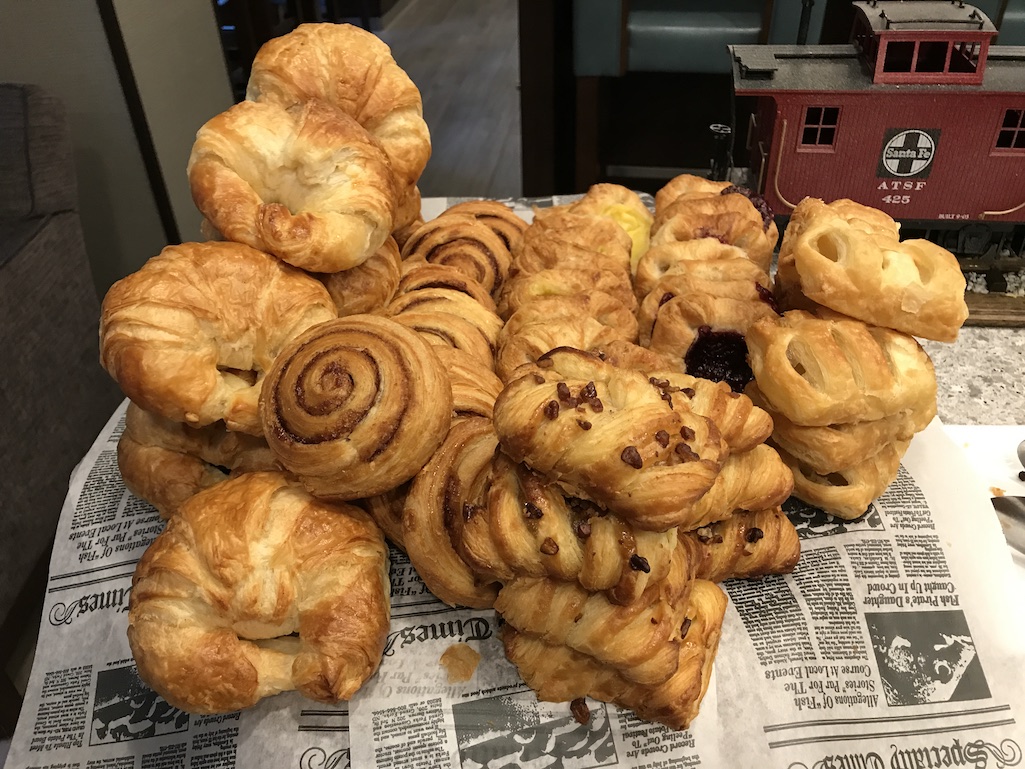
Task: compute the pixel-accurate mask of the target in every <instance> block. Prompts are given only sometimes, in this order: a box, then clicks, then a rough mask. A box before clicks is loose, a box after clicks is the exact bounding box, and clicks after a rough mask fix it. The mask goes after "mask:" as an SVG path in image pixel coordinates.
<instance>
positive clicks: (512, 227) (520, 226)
mask: <svg viewBox="0 0 1025 769" xmlns="http://www.w3.org/2000/svg"><path fill="white" fill-rule="evenodd" d="M450 214H459V215H468V216H472V217H474V218H475V219H476V220H477V221H479V222H481V223H482V224H486V225H487V226H488V227H490V228H491V229H492V230H493V231H494V233H495V234H496V235H497V236H498V237H499V238H501V239H502V242H503V243H504V244H505V247H506V248H507V249H509V253H512V252H513V251H515V250H516V249H518V248H519V245H520V241H521V240H523V231H524V230H525V229H527V223H526V222H525V221H524V220H523V219H522V218H520V216H519V215H518V214H517V213H516V212H515V211H513V210H512V209H511V208H509V206H507V205H505V204H504V203H499V202H498V201H497V200H468V201H466V202H464V203H456V204H455V205H454V206H450V207H449V208H447V209H445V213H444V214H443V215H444V216H448V215H450Z"/></svg>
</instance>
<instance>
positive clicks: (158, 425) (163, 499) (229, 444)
mask: <svg viewBox="0 0 1025 769" xmlns="http://www.w3.org/2000/svg"><path fill="white" fill-rule="evenodd" d="M117 462H118V468H119V469H120V471H121V477H122V479H123V480H124V482H125V486H127V487H128V490H129V491H131V492H132V494H134V495H135V496H137V497H139V498H140V499H144V500H146V501H147V502H149V503H150V504H151V505H153V506H154V507H155V508H156V509H157V510H158V511H159V512H160V515H161V517H162V518H168V517H169V516H170V515H171V513H173V512H174V510H175V509H177V507H178V506H179V505H180V504H181V503H182V502H184V501H185V500H186V499H188V498H189V497H191V496H192V495H193V494H195V493H197V492H198V491H200V490H202V489H205V488H207V487H209V486H213V485H214V484H215V483H220V482H221V481H223V480H225V479H226V478H227V477H228V473H229V472H230V473H246V472H255V471H258V470H278V469H280V467H281V466H280V465H279V464H278V461H277V459H276V458H275V457H274V455H273V454H272V453H271V450H270V448H269V447H268V446H267V442H266V441H264V440H263V438H262V437H257V436H255V435H246V434H245V433H233V432H228V431H227V430H225V429H224V427H222V426H220V425H216V424H214V425H209V426H207V427H202V428H192V427H188V426H186V425H184V424H182V423H180V422H172V421H171V420H169V419H164V418H163V417H160V416H157V415H156V414H151V413H149V412H147V411H144V410H143V409H141V408H139V407H138V406H136V405H135V404H134V403H129V404H128V411H127V413H126V415H125V429H124V432H123V433H121V438H120V439H119V440H118V444H117Z"/></svg>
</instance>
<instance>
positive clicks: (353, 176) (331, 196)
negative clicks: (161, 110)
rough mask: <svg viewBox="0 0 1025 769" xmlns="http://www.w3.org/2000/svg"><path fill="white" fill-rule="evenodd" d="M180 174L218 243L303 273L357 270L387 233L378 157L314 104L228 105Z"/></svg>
mask: <svg viewBox="0 0 1025 769" xmlns="http://www.w3.org/2000/svg"><path fill="white" fill-rule="evenodd" d="M188 176H189V184H190V186H191V188H192V198H193V200H194V201H195V203H196V206H197V207H198V208H199V210H200V211H202V213H203V215H204V216H205V217H206V218H207V219H209V220H210V221H211V222H212V223H213V225H214V226H215V227H216V228H217V229H218V230H219V231H220V232H221V233H222V234H223V235H224V236H225V237H226V238H228V239H229V240H233V241H236V242H238V243H245V244H246V245H249V246H252V247H253V248H258V249H260V250H261V251H266V252H268V253H272V254H274V255H275V256H277V257H279V258H281V259H283V260H284V261H286V262H288V263H289V264H292V265H294V266H296V267H301V268H302V269H304V270H309V271H311V272H339V271H341V270H347V269H349V268H351V267H355V266H356V265H359V264H362V263H363V262H365V261H366V260H367V259H368V258H369V257H370V256H371V255H372V254H373V253H374V252H375V251H376V250H377V249H378V248H380V247H381V244H382V243H384V241H385V238H387V237H388V234H389V233H390V232H391V230H392V222H393V218H394V214H395V190H394V187H393V184H392V178H391V172H390V169H389V166H388V159H387V157H385V154H384V152H383V151H382V150H381V147H380V145H379V144H378V143H377V142H376V140H374V139H373V138H372V137H371V136H370V135H369V134H367V132H366V131H364V130H363V128H362V127H361V126H360V125H359V123H357V122H356V121H355V120H353V119H352V118H350V117H349V116H348V115H346V114H345V113H344V112H342V111H341V110H338V109H336V108H335V107H332V106H330V105H329V104H325V103H323V102H318V101H311V102H306V103H304V104H302V105H296V106H292V107H288V108H282V107H279V106H277V105H274V104H262V103H257V102H251V101H244V102H241V103H240V104H236V105H235V106H233V107H231V108H230V109H228V110H227V111H225V112H222V113H221V114H220V115H217V116H216V117H214V118H212V119H211V120H209V121H208V122H207V123H206V124H205V125H204V126H203V127H202V128H200V129H199V133H197V134H196V141H195V144H193V146H192V154H191V156H190V157H189V164H188Z"/></svg>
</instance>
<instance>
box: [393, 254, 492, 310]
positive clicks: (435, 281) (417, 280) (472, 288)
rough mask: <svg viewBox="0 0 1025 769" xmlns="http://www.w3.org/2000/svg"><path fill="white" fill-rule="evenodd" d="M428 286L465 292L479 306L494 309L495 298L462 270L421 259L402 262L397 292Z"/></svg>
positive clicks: (426, 287)
mask: <svg viewBox="0 0 1025 769" xmlns="http://www.w3.org/2000/svg"><path fill="white" fill-rule="evenodd" d="M428 288H443V289H446V290H448V291H458V292H459V293H461V294H466V295H467V296H468V297H470V298H471V299H473V300H474V301H475V302H477V303H478V304H479V305H480V306H481V307H483V308H484V309H486V310H490V311H492V312H494V311H495V300H494V299H492V298H491V294H490V293H488V291H487V290H486V289H485V288H484V286H483V285H481V284H480V283H478V282H477V281H476V280H474V279H473V278H471V277H470V276H468V275H467V274H466V273H464V272H463V271H462V270H459V269H457V268H455V267H450V266H449V265H447V264H431V263H430V262H428V261H425V260H423V259H407V260H406V261H404V262H402V277H401V278H400V280H399V286H398V290H397V293H398V294H409V293H412V292H414V291H422V290H424V289H428Z"/></svg>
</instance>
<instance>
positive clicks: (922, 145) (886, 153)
mask: <svg viewBox="0 0 1025 769" xmlns="http://www.w3.org/2000/svg"><path fill="white" fill-rule="evenodd" d="M939 138H940V132H939V131H938V130H935V129H925V130H923V129H919V128H891V129H889V130H888V131H887V132H886V135H885V137H884V139H883V152H882V155H881V156H880V158H879V169H878V172H877V174H876V175H877V176H899V177H904V178H907V177H915V178H919V179H922V178H925V177H926V176H928V175H929V170H930V166H931V165H932V159H933V157H934V156H935V155H936V144H937V142H938V141H939Z"/></svg>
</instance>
